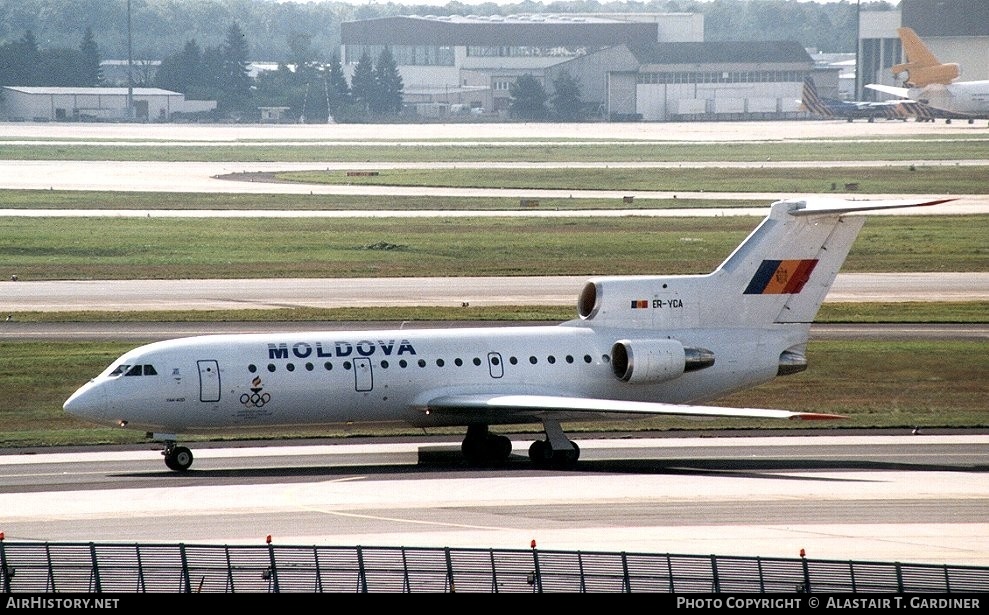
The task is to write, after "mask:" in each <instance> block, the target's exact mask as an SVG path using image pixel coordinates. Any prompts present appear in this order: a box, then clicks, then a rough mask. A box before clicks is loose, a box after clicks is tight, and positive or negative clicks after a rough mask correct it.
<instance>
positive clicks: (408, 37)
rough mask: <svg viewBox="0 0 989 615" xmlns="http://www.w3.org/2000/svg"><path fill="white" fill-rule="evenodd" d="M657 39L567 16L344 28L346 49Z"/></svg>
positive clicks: (365, 23) (419, 20)
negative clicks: (358, 47)
mask: <svg viewBox="0 0 989 615" xmlns="http://www.w3.org/2000/svg"><path fill="white" fill-rule="evenodd" d="M657 38H658V26H657V24H655V23H647V22H640V23H632V22H625V21H618V20H613V19H603V18H601V19H594V18H587V17H570V18H568V17H566V16H564V15H556V16H553V15H526V16H520V15H516V16H508V17H500V18H499V17H497V16H496V17H477V16H467V17H456V16H451V17H445V16H444V17H435V16H426V17H419V16H398V17H381V18H378V19H367V20H362V21H345V22H343V23H341V24H340V39H341V41H342V42H343V43H344V44H345V45H433V46H440V45H451V46H471V45H475V46H492V47H497V46H511V45H516V46H530V47H555V46H597V47H609V46H613V45H621V44H630V45H631V44H646V43H649V42H652V41H655V40H657Z"/></svg>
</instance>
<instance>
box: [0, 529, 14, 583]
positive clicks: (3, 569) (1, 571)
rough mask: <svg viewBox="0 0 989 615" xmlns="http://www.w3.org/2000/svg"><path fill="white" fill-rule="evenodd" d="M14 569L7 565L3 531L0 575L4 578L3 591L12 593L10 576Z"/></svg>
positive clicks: (0, 550)
mask: <svg viewBox="0 0 989 615" xmlns="http://www.w3.org/2000/svg"><path fill="white" fill-rule="evenodd" d="M12 572H13V571H12V570H11V569H10V568H8V567H7V551H6V549H4V548H3V532H0V576H2V578H3V586H2V588H0V589H3V593H5V594H9V593H10V577H11V576H13V575H12V574H11V573H12Z"/></svg>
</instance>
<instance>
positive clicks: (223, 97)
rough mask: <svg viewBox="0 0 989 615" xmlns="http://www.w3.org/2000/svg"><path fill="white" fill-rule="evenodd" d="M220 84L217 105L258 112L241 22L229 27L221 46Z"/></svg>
mask: <svg viewBox="0 0 989 615" xmlns="http://www.w3.org/2000/svg"><path fill="white" fill-rule="evenodd" d="M218 76H219V85H220V92H219V96H218V97H217V101H216V106H217V109H218V110H220V111H221V112H224V113H234V114H245V113H246V114H250V115H253V114H254V113H255V111H256V110H255V109H253V107H252V105H253V100H252V94H251V85H252V83H251V76H250V71H249V70H248V47H247V41H246V40H245V37H244V33H243V32H242V31H241V29H240V26H239V25H238V24H237V22H234V23H232V24H231V25H230V27H229V28H227V37H226V40H225V41H224V43H223V45H222V46H221V47H220V49H219V75H218Z"/></svg>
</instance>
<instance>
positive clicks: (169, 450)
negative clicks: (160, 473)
mask: <svg viewBox="0 0 989 615" xmlns="http://www.w3.org/2000/svg"><path fill="white" fill-rule="evenodd" d="M161 454H162V455H164V456H165V465H166V466H167V467H168V469H169V470H175V471H176V472H185V471H186V470H188V469H189V466H191V465H192V451H190V450H189V449H187V448H186V447H184V446H175V442H174V441H169V442H165V450H163V451H162V452H161Z"/></svg>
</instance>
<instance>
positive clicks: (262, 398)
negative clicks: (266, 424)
mask: <svg viewBox="0 0 989 615" xmlns="http://www.w3.org/2000/svg"><path fill="white" fill-rule="evenodd" d="M269 401H271V395H269V394H268V393H257V392H255V393H244V394H243V395H241V396H240V403H242V404H244V406H246V407H248V408H260V407H262V406H264V405H265V404H266V403H268V402H269Z"/></svg>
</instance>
